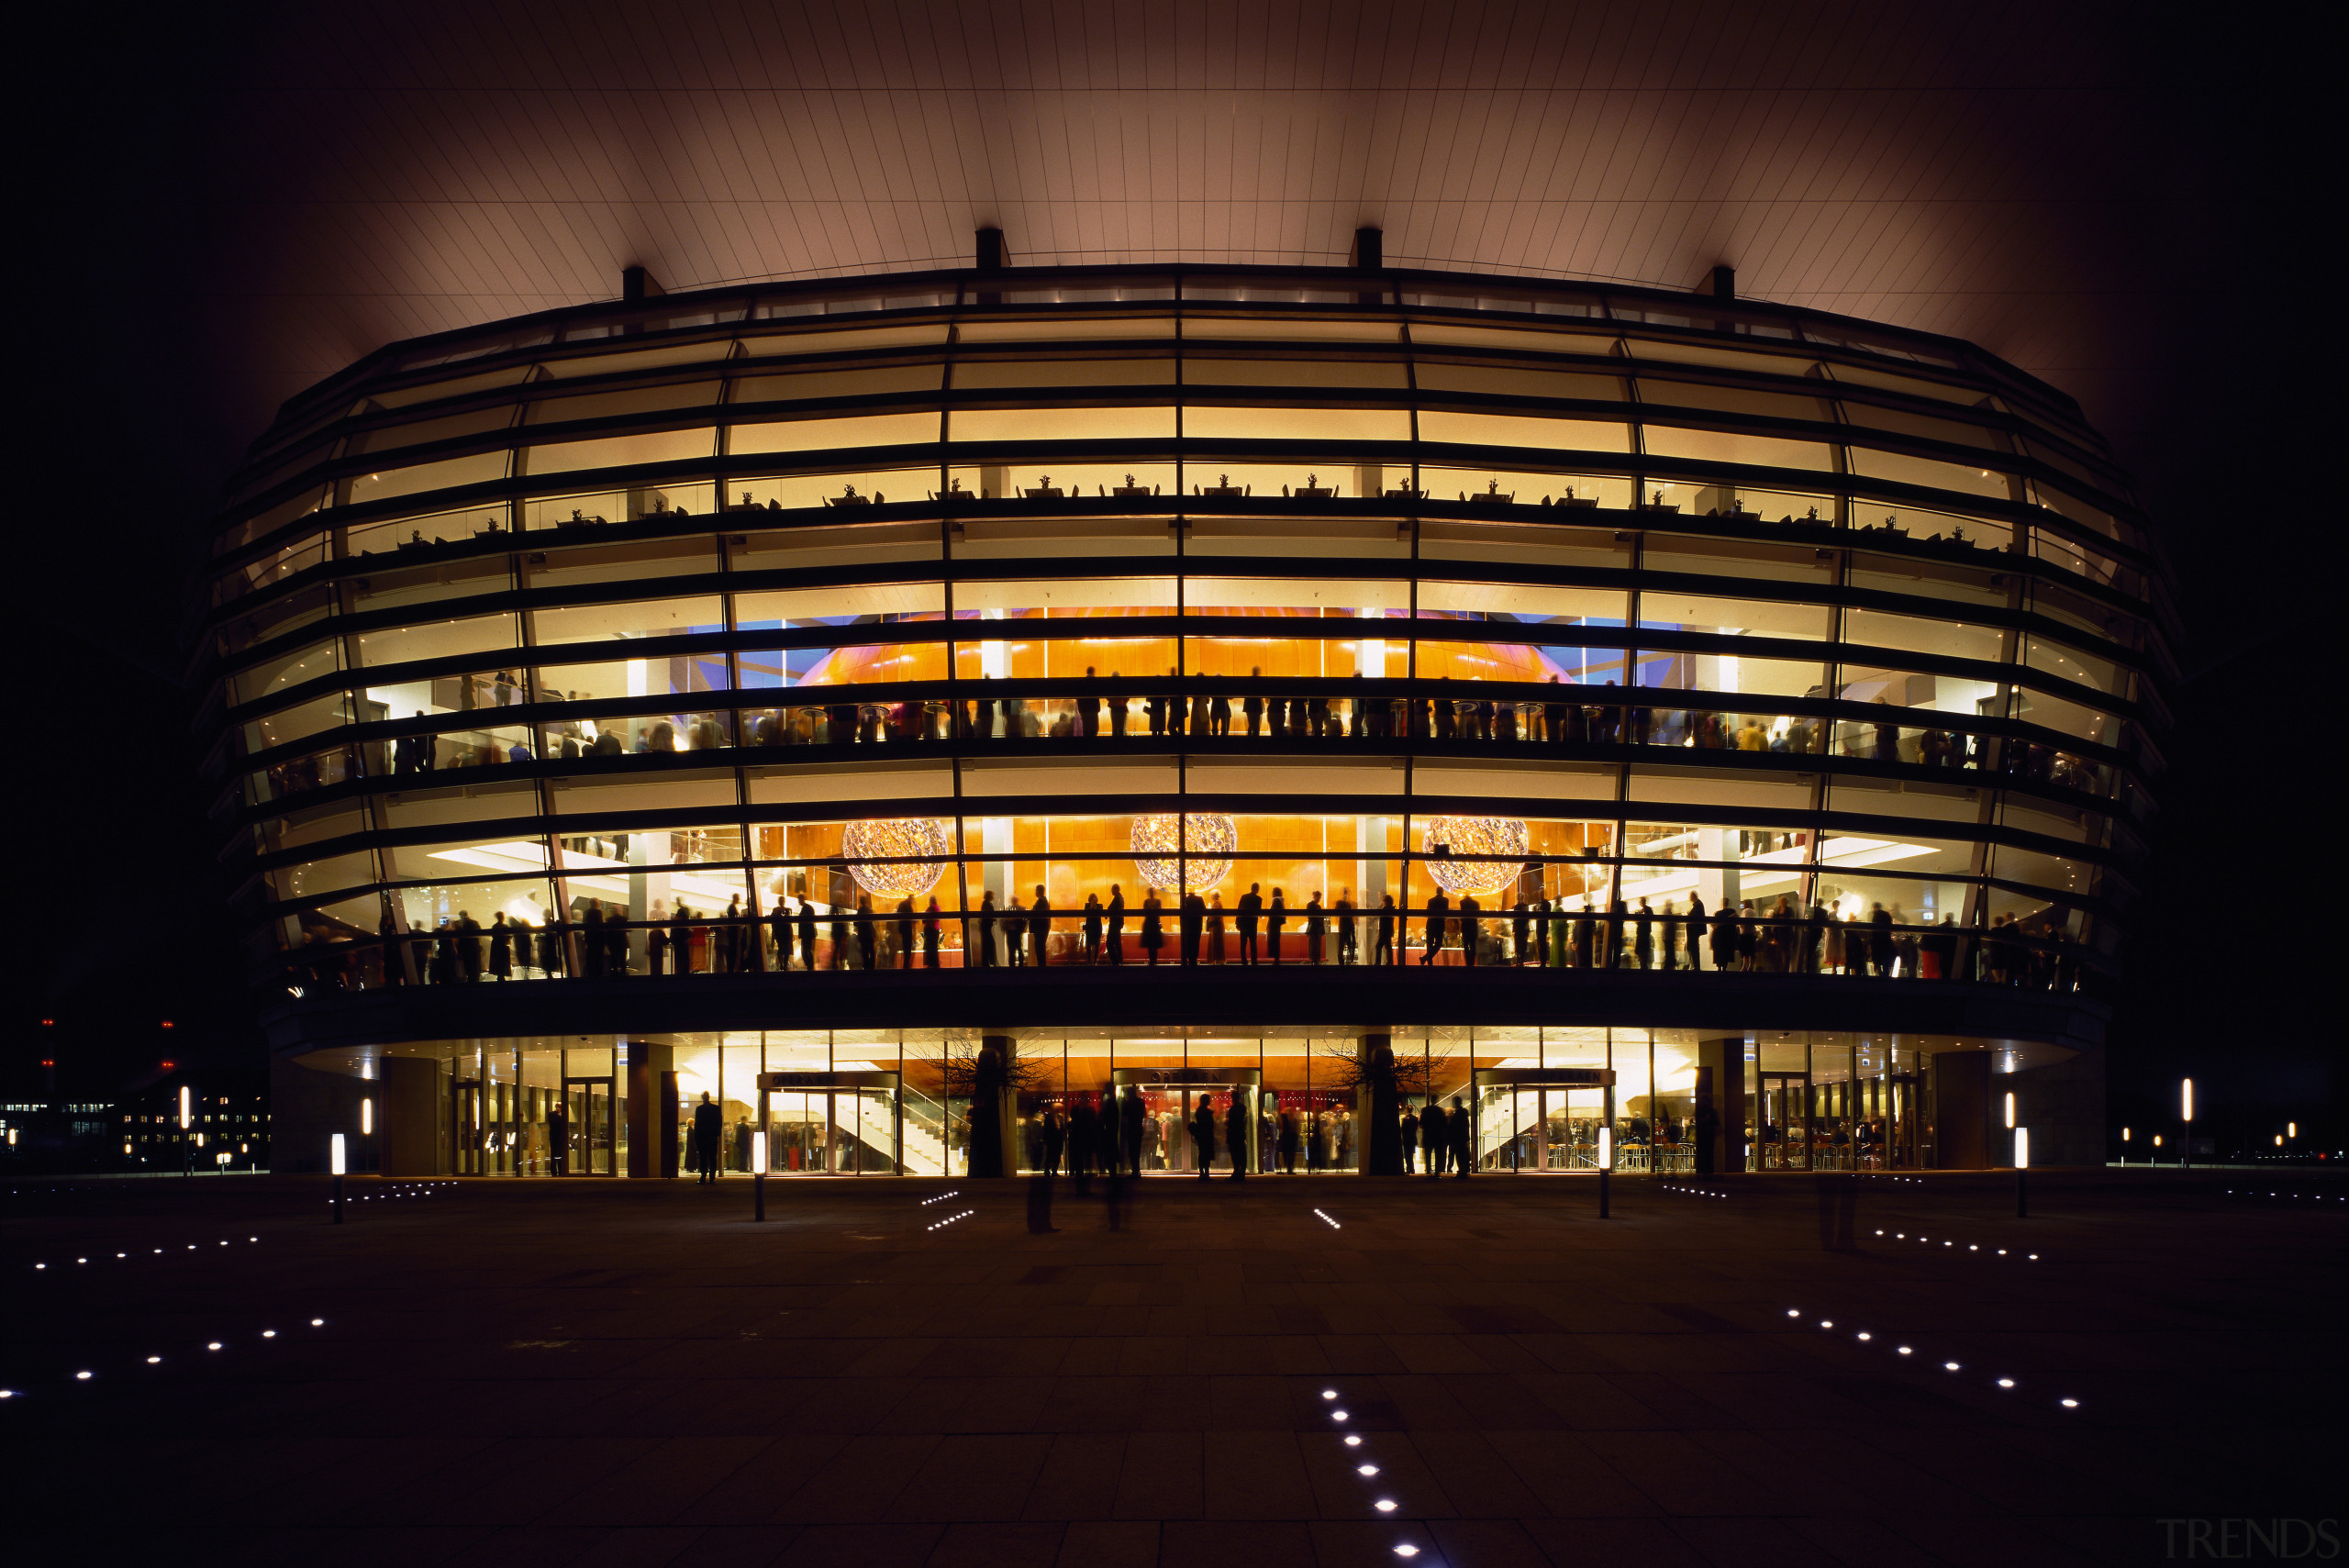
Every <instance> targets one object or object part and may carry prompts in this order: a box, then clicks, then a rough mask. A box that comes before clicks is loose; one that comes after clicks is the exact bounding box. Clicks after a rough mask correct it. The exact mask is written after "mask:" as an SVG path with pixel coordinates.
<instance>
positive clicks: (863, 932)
mask: <svg viewBox="0 0 2349 1568" xmlns="http://www.w3.org/2000/svg"><path fill="white" fill-rule="evenodd" d="M856 947H857V957H858V958H859V959H860V960H861V961H862V962H863V966H864V967H865V968H866V969H871V968H872V967H873V966H874V961H875V960H877V959H878V958H879V957H880V956H881V930H880V928H879V927H878V926H876V925H874V922H873V895H871V894H869V893H860V894H858V895H856Z"/></svg>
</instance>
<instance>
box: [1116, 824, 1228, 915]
mask: <svg viewBox="0 0 2349 1568" xmlns="http://www.w3.org/2000/svg"><path fill="white" fill-rule="evenodd" d="M1178 823H1179V826H1178ZM1239 848H1240V825H1239V824H1238V823H1236V822H1234V821H1233V820H1232V819H1231V818H1230V817H1219V816H1210V815H1206V814H1202V813H1186V814H1185V815H1184V816H1182V817H1179V818H1178V817H1176V816H1175V813H1173V812H1171V811H1167V812H1159V813H1156V814H1153V815H1152V816H1148V817H1135V818H1134V833H1133V855H1134V869H1135V870H1137V871H1139V872H1141V879H1142V881H1144V882H1146V883H1148V884H1150V885H1151V886H1152V887H1157V888H1164V889H1168V890H1171V891H1173V892H1174V893H1175V896H1176V897H1178V898H1180V897H1182V896H1183V895H1185V894H1186V893H1205V892H1206V891H1207V890H1208V888H1210V887H1213V886H1214V885H1215V884H1217V883H1219V882H1221V881H1222V880H1223V879H1224V878H1225V877H1227V876H1230V874H1231V857H1232V854H1233V852H1234V851H1237V850H1238V849H1239ZM1184 851H1188V852H1189V854H1190V860H1189V862H1188V866H1189V875H1188V877H1187V878H1185V877H1184V876H1183V874H1182V873H1183V868H1184V862H1182V861H1181V860H1179V859H1178V856H1180V855H1181V854H1182V853H1183V852H1184ZM1178 882H1186V883H1187V885H1185V886H1177V883H1178Z"/></svg>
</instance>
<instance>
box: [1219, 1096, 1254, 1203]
mask: <svg viewBox="0 0 2349 1568" xmlns="http://www.w3.org/2000/svg"><path fill="white" fill-rule="evenodd" d="M1223 1141H1224V1143H1225V1145H1226V1146H1227V1147H1228V1148H1229V1149H1230V1151H1231V1179H1232V1180H1233V1181H1235V1182H1237V1181H1243V1180H1245V1179H1246V1177H1247V1175H1248V1143H1249V1139H1248V1094H1247V1091H1246V1090H1244V1089H1234V1090H1232V1091H1231V1103H1230V1106H1228V1107H1226V1109H1225V1110H1224V1113H1223Z"/></svg>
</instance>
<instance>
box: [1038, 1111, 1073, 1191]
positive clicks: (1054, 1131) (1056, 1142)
mask: <svg viewBox="0 0 2349 1568" xmlns="http://www.w3.org/2000/svg"><path fill="white" fill-rule="evenodd" d="M1043 1133H1044V1174H1046V1175H1048V1176H1051V1175H1056V1174H1058V1173H1059V1172H1060V1168H1061V1151H1062V1150H1063V1148H1065V1147H1066V1146H1067V1143H1068V1128H1067V1127H1066V1126H1065V1125H1064V1124H1063V1122H1062V1120H1061V1113H1060V1112H1059V1111H1058V1110H1057V1109H1055V1108H1054V1107H1052V1106H1045V1107H1044V1118H1043Z"/></svg>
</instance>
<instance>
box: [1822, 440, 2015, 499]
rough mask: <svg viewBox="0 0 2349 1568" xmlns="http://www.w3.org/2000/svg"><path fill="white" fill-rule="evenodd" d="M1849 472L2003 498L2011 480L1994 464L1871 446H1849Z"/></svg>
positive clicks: (2007, 494) (2011, 490)
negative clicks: (1912, 454)
mask: <svg viewBox="0 0 2349 1568" xmlns="http://www.w3.org/2000/svg"><path fill="white" fill-rule="evenodd" d="M1852 472H1853V473H1857V474H1862V475H1864V476H1865V477H1867V478H1870V479H1890V480H1894V481H1897V482H1898V483H1899V484H1922V485H1927V486H1930V487H1931V488H1932V489H1935V490H1956V491H1961V492H1963V493H1965V494H1966V495H1989V496H1994V497H1996V498H1998V500H2001V501H2003V500H2006V499H2008V498H2009V497H2010V496H2011V495H2013V494H2014V484H2013V481H2012V480H2010V479H2009V477H2008V476H2007V475H2006V474H2005V473H2000V472H1999V471H1998V469H1995V468H1977V467H1975V466H1974V465H1973V464H1970V463H1954V462H1942V461H1941V460H1940V459H1938V458H1930V457H1910V456H1909V454H1908V453H1906V452H1889V451H1879V450H1876V448H1874V447H1854V448H1853V449H1852Z"/></svg>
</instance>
